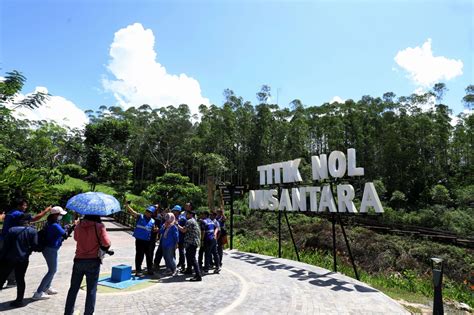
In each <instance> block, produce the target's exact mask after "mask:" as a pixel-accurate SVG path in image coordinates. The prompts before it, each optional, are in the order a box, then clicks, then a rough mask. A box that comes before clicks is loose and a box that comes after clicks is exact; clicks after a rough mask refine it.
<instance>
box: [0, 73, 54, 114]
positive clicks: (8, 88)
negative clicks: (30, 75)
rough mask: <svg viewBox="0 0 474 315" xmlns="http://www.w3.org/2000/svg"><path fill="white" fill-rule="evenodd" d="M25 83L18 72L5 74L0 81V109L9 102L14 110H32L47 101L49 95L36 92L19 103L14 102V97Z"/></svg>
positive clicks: (24, 79)
mask: <svg viewBox="0 0 474 315" xmlns="http://www.w3.org/2000/svg"><path fill="white" fill-rule="evenodd" d="M25 82H26V77H25V76H24V75H22V74H21V73H20V72H18V71H16V70H13V71H11V72H7V73H6V75H5V78H4V80H2V81H0V107H2V106H3V105H4V104H5V103H9V102H11V103H12V105H13V107H14V108H18V107H26V108H29V109H34V108H38V107H39V106H41V105H42V104H43V103H44V102H45V101H46V100H47V99H48V96H49V94H46V93H42V92H36V93H34V94H32V95H29V96H27V97H25V98H23V99H21V100H20V101H16V102H14V96H15V95H17V93H19V92H20V91H21V89H22V88H23V85H24V84H25Z"/></svg>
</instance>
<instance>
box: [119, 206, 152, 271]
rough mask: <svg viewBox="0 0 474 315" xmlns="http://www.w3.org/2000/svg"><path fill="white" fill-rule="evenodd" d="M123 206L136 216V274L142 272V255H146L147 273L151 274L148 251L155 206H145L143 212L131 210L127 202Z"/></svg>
mask: <svg viewBox="0 0 474 315" xmlns="http://www.w3.org/2000/svg"><path fill="white" fill-rule="evenodd" d="M125 207H126V209H127V211H128V212H129V213H131V214H132V215H134V216H135V217H136V218H137V225H136V226H135V230H134V231H133V237H135V273H136V275H137V276H139V275H141V274H142V262H143V257H144V256H145V257H146V267H147V273H148V274H149V275H153V274H154V273H153V253H152V252H151V251H150V247H151V246H150V245H151V242H152V232H153V229H154V228H155V220H154V219H153V214H154V213H155V211H156V208H155V206H149V207H148V208H146V211H145V214H141V213H138V212H136V211H135V210H133V209H132V208H131V207H130V205H129V204H128V203H125Z"/></svg>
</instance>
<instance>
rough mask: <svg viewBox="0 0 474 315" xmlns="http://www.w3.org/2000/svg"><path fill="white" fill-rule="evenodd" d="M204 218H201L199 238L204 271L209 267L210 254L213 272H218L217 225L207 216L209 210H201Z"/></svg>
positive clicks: (219, 269)
mask: <svg viewBox="0 0 474 315" xmlns="http://www.w3.org/2000/svg"><path fill="white" fill-rule="evenodd" d="M203 216H204V219H203V220H202V223H201V224H202V225H201V230H202V236H201V239H202V241H203V243H204V252H205V256H204V269H203V270H204V272H206V273H207V272H209V267H210V264H211V256H212V257H213V259H214V263H215V269H214V273H219V272H220V271H221V268H220V265H219V255H218V254H217V243H216V239H217V234H218V232H219V228H218V226H216V223H215V222H214V221H213V220H211V219H210V218H209V211H204V212H203Z"/></svg>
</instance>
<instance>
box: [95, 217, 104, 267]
mask: <svg viewBox="0 0 474 315" xmlns="http://www.w3.org/2000/svg"><path fill="white" fill-rule="evenodd" d="M94 229H95V236H97V242H98V243H99V250H98V251H97V258H99V260H100V263H101V264H102V260H103V259H104V257H105V254H106V253H107V251H106V250H103V249H102V247H103V246H102V243H101V242H100V238H99V233H97V223H95V224H94Z"/></svg>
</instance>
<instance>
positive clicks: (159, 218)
mask: <svg viewBox="0 0 474 315" xmlns="http://www.w3.org/2000/svg"><path fill="white" fill-rule="evenodd" d="M167 212H168V211H167V209H164V208H161V209H160V215H159V216H157V217H156V219H155V221H157V222H155V226H157V227H158V228H159V229H160V230H161V227H162V226H163V224H165V215H166V213H167ZM157 238H158V239H160V242H159V243H158V248H157V250H156V253H155V259H154V260H153V268H154V269H155V270H156V271H158V270H159V269H160V263H161V259H162V258H163V246H162V244H161V237H160V233H157Z"/></svg>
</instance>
